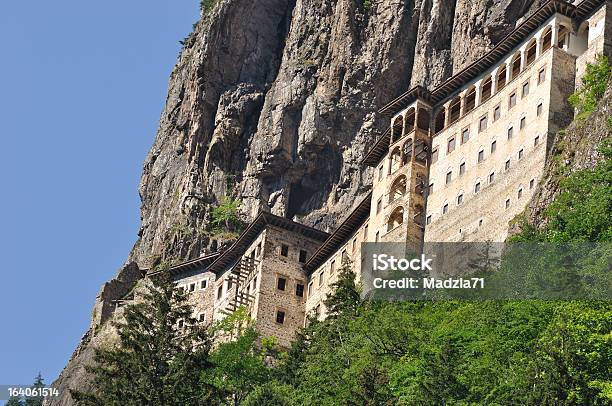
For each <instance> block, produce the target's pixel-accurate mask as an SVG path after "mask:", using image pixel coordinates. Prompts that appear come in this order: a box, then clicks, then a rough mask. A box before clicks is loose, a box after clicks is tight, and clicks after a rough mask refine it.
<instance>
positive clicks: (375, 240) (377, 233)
mask: <svg viewBox="0 0 612 406" xmlns="http://www.w3.org/2000/svg"><path fill="white" fill-rule="evenodd" d="M378 240H380V231H377V232H376V235H375V236H374V242H378Z"/></svg>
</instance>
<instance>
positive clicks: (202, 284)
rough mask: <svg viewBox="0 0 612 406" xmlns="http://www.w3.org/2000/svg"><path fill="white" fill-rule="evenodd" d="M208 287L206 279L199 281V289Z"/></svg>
mask: <svg viewBox="0 0 612 406" xmlns="http://www.w3.org/2000/svg"><path fill="white" fill-rule="evenodd" d="M207 287H208V280H207V279H204V280H203V281H201V282H200V289H206V288H207Z"/></svg>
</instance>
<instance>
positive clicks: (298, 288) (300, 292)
mask: <svg viewBox="0 0 612 406" xmlns="http://www.w3.org/2000/svg"><path fill="white" fill-rule="evenodd" d="M287 284H288V283H287V277H286V276H282V275H278V276H277V277H276V289H277V290H280V291H282V292H284V291H286V290H287ZM294 292H295V295H296V296H298V297H304V282H302V281H296V283H295V291H294Z"/></svg>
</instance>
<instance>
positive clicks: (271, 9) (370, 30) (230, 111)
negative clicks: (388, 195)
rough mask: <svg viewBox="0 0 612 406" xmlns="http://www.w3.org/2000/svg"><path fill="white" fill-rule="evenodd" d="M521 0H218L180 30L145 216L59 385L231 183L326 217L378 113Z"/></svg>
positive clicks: (489, 36) (473, 53)
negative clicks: (143, 276) (186, 30)
mask: <svg viewBox="0 0 612 406" xmlns="http://www.w3.org/2000/svg"><path fill="white" fill-rule="evenodd" d="M538 5H539V1H538V0H536V1H535V2H533V1H529V0H501V1H492V0H478V1H467V0H461V1H459V0H415V1H408V0H365V1H364V0H219V1H218V2H217V4H216V5H215V6H214V8H213V9H212V10H210V11H208V12H207V13H205V15H203V16H202V18H201V20H200V21H199V22H198V24H197V25H196V27H195V30H194V32H193V33H192V34H191V35H190V36H189V37H188V38H187V39H186V40H185V44H184V47H183V50H182V52H181V54H180V56H179V58H178V61H177V64H176V67H175V69H174V71H173V72H172V75H171V77H170V83H169V89H168V97H167V101H166V108H165V110H164V112H163V113H162V116H161V119H160V125H159V130H158V133H157V136H156V139H155V143H154V145H153V147H152V149H151V151H150V153H149V155H148V156H147V158H146V161H145V164H144V169H143V175H142V181H141V185H140V196H141V199H142V227H141V230H140V233H139V239H138V242H137V243H136V245H135V246H134V248H133V250H132V252H131V253H130V255H129V259H128V264H130V265H127V266H126V267H125V268H123V269H122V270H121V272H120V274H119V276H118V278H117V279H116V280H114V281H112V282H110V283H108V284H106V285H105V286H104V288H103V290H102V291H101V293H100V295H99V296H98V299H97V305H96V311H95V312H94V320H93V322H92V328H91V329H90V331H89V332H88V333H87V334H86V335H85V336H84V339H83V341H82V343H81V345H80V346H79V348H78V349H77V350H76V351H75V353H74V355H73V357H72V359H71V360H70V362H69V364H68V366H67V367H66V369H65V370H64V372H63V373H62V375H61V376H60V378H59V379H58V380H57V382H56V383H55V385H56V386H57V387H58V388H60V390H62V396H61V397H60V398H59V399H55V400H53V401H48V402H47V403H46V404H47V405H72V401H71V400H70V396H69V394H68V391H67V389H68V388H75V387H79V388H83V386H84V385H86V382H87V375H86V373H85V371H84V365H85V364H87V363H88V362H90V361H91V356H92V347H93V345H95V343H96V342H98V341H99V340H100V338H99V335H100V334H99V331H103V330H104V327H103V326H102V325H103V324H104V321H105V320H106V319H108V317H110V315H111V310H112V306H109V305H108V303H110V301H111V300H113V299H117V298H118V297H121V296H122V295H123V294H125V293H126V292H127V291H129V289H130V288H131V286H132V285H133V284H134V281H135V280H136V279H137V275H138V274H139V272H138V268H140V269H144V268H147V267H149V266H150V265H151V263H152V262H153V260H154V258H160V257H161V258H172V259H177V258H180V259H188V258H193V257H197V256H199V255H200V254H201V253H203V252H204V251H205V250H206V249H207V247H209V245H210V236H209V234H208V232H207V231H206V226H207V224H208V222H209V213H210V209H211V207H213V206H214V205H215V204H217V202H218V201H219V200H220V199H221V198H222V197H223V196H226V195H229V196H233V197H237V198H240V199H241V200H242V201H243V203H244V204H243V206H242V209H243V215H244V217H245V220H249V219H251V218H252V217H254V216H255V215H256V213H257V212H258V211H259V210H268V211H272V212H273V213H275V214H278V215H284V216H287V217H291V218H296V219H298V220H299V221H302V222H305V223H307V224H309V225H314V226H316V227H319V228H321V229H326V228H328V227H330V228H331V227H333V226H334V225H335V224H336V222H337V221H338V220H339V218H340V217H342V216H343V215H344V214H345V213H347V212H348V211H349V210H350V209H351V207H352V206H353V204H354V203H356V202H357V201H358V200H359V199H360V198H361V197H362V196H363V195H364V194H365V193H367V191H368V187H369V185H370V183H371V174H370V173H369V172H368V171H367V170H364V169H363V168H362V167H361V166H360V164H359V162H360V160H361V158H362V157H363V155H364V153H365V151H366V150H367V149H368V147H369V146H370V145H372V143H373V142H374V140H375V139H376V138H377V137H378V136H379V135H380V134H381V133H382V131H383V130H384V128H385V126H386V125H387V124H388V123H386V122H385V120H384V119H381V118H380V117H378V116H377V115H376V114H375V112H376V111H377V109H378V108H380V107H382V106H383V105H384V104H385V103H387V102H388V101H390V100H391V99H393V98H394V97H396V96H398V95H399V94H400V93H402V92H403V91H405V90H407V89H408V87H409V86H411V85H415V84H422V85H426V86H434V85H436V84H438V83H440V82H441V81H443V80H444V79H446V78H447V77H448V76H450V75H451V74H452V73H453V72H456V71H457V70H459V69H461V68H462V67H464V66H465V65H466V64H468V63H469V62H471V61H473V60H474V59H476V58H477V57H479V56H481V55H482V54H483V53H485V52H486V51H487V50H489V49H490V48H492V47H493V46H494V45H495V43H496V42H497V41H499V40H500V39H501V38H502V37H503V36H504V35H505V34H506V33H507V32H509V31H510V30H511V29H512V28H514V26H515V23H516V21H517V20H518V19H519V18H520V17H521V16H523V15H525V14H526V13H529V12H530V11H531V10H533V9H535V8H536V7H537V6H538Z"/></svg>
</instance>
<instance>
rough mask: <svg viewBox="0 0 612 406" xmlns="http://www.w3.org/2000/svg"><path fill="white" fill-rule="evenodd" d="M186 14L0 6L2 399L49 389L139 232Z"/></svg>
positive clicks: (79, 1) (186, 8)
mask: <svg viewBox="0 0 612 406" xmlns="http://www.w3.org/2000/svg"><path fill="white" fill-rule="evenodd" d="M198 8H199V5H198V1H197V0H167V1H151V0H148V1H145V0H130V1H125V0H122V1H118V0H106V1H96V2H93V1H83V0H59V1H42V0H37V1H2V2H0V51H1V54H2V58H1V60H0V154H1V156H0V181H1V185H2V187H1V188H0V277H1V279H0V322H1V327H0V385H3V384H29V383H31V382H32V380H33V378H34V376H35V375H36V374H37V373H38V371H40V372H42V374H43V376H44V378H45V379H46V381H47V382H51V381H52V380H54V379H55V378H56V377H57V375H58V374H59V373H60V371H61V370H62V368H63V367H64V365H65V364H66V362H67V360H68V359H69V357H70V355H71V353H72V351H73V350H74V348H75V346H76V345H77V344H78V342H79V340H80V338H81V336H82V334H83V333H84V332H85V331H86V329H87V326H88V325H89V319H90V314H91V310H92V306H93V303H94V300H95V297H96V294H97V293H98V290H99V289H100V286H101V285H102V284H103V283H104V282H105V281H107V280H108V279H110V278H111V277H112V276H113V275H114V274H115V272H116V270H117V269H118V268H119V267H120V266H121V265H122V264H123V262H124V260H125V259H126V257H127V254H128V252H129V250H130V249H131V247H132V245H133V244H134V242H135V241H136V238H137V236H136V233H137V231H138V227H139V223H140V218H139V217H140V213H139V206H140V200H139V197H138V182H139V178H140V172H141V166H142V163H143V161H144V158H145V155H146V153H147V151H148V149H149V147H150V145H151V144H152V142H153V139H154V136H155V130H156V127H157V123H158V120H159V115H160V113H161V111H162V108H163V104H164V101H165V98H166V89H167V83H168V77H169V74H170V72H171V69H172V67H173V65H174V63H175V61H176V57H177V55H178V52H179V50H180V44H179V40H181V39H183V38H184V37H185V36H186V35H187V34H188V33H189V32H190V31H191V26H192V23H193V22H194V21H195V20H196V19H197V17H198V13H199V11H198Z"/></svg>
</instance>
